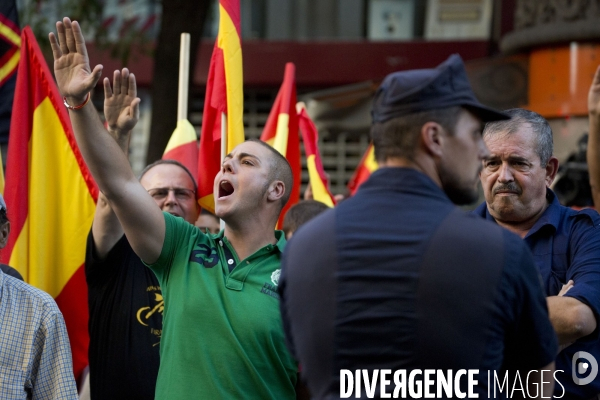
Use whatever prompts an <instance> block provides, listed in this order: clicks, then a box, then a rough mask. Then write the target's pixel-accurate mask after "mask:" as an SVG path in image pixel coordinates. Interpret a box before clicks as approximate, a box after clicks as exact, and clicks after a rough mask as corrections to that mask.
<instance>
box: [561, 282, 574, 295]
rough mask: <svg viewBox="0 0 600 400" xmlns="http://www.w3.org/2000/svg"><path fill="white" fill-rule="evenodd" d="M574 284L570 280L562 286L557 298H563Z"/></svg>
mask: <svg viewBox="0 0 600 400" xmlns="http://www.w3.org/2000/svg"><path fill="white" fill-rule="evenodd" d="M574 284H575V282H573V279H571V280H570V281H569V282H567V283H565V284H564V285H562V288H561V289H560V292H558V294H557V296H564V295H565V294H566V293H567V292H568V291H569V290H570V289H571V288H572V287H573V285H574Z"/></svg>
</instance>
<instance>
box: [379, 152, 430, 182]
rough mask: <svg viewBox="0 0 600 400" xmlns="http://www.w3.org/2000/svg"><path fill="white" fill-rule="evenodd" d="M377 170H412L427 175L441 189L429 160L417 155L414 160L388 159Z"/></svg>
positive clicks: (402, 158)
mask: <svg viewBox="0 0 600 400" xmlns="http://www.w3.org/2000/svg"><path fill="white" fill-rule="evenodd" d="M379 168H412V169H414V170H416V171H419V172H421V173H423V174H425V175H427V176H428V177H429V178H431V179H432V180H433V182H435V184H436V185H438V186H439V187H440V188H441V187H442V183H441V182H440V178H439V175H438V174H437V171H436V170H435V166H434V164H433V163H432V162H431V159H427V158H425V157H421V156H420V155H419V154H417V155H416V156H415V157H414V159H408V158H404V157H393V158H392V157H390V158H388V159H387V160H385V161H383V162H379Z"/></svg>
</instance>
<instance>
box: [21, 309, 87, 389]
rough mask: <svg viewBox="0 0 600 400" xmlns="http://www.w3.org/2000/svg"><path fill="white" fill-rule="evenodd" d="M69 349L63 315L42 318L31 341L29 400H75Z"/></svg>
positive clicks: (58, 313) (48, 315) (51, 313)
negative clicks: (32, 346)
mask: <svg viewBox="0 0 600 400" xmlns="http://www.w3.org/2000/svg"><path fill="white" fill-rule="evenodd" d="M71 360H72V358H71V348H70V344H69V339H68V335H67V330H66V327H65V321H64V319H63V316H62V314H61V313H60V312H58V311H57V310H51V311H50V312H48V313H46V315H44V317H43V319H42V321H41V324H40V327H39V329H38V331H37V334H36V338H35V341H34V355H33V359H32V368H31V374H30V382H31V393H32V399H33V400H42V399H77V387H76V385H75V378H74V377H73V366H72V361H71Z"/></svg>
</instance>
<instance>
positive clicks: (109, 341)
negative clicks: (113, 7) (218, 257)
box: [85, 69, 199, 400]
mask: <svg viewBox="0 0 600 400" xmlns="http://www.w3.org/2000/svg"><path fill="white" fill-rule="evenodd" d="M104 91H105V101H104V115H105V118H106V121H107V124H108V129H109V131H110V133H111V134H112V136H113V137H114V138H115V140H116V141H117V143H118V144H119V146H120V147H121V150H123V152H124V153H125V154H127V147H128V142H129V136H130V133H131V129H132V128H133V127H134V126H135V124H136V122H137V117H136V116H135V114H133V113H131V112H130V111H131V110H130V108H129V106H130V103H131V101H132V100H133V99H135V97H136V85H135V78H134V76H133V75H130V74H129V71H127V69H123V71H122V72H120V71H115V73H114V78H113V88H112V89H111V87H110V83H109V81H108V79H105V81H104ZM140 183H141V185H142V186H143V187H144V189H146V190H147V191H148V193H149V194H150V196H152V198H153V199H154V202H155V203H156V205H157V206H158V207H159V208H160V209H161V210H163V211H165V212H168V213H170V214H172V215H175V216H177V217H181V218H183V219H184V220H185V221H187V222H189V223H190V224H193V223H194V222H195V221H196V218H197V217H198V212H199V207H198V204H197V202H196V183H195V182H194V179H193V177H192V175H191V174H190V172H189V171H188V170H187V169H186V168H185V167H184V166H183V165H181V164H180V163H178V162H176V161H172V160H160V161H157V162H155V163H153V164H151V165H149V166H147V167H146V168H145V169H144V171H142V173H141V175H140ZM85 273H86V280H87V284H88V292H89V295H88V303H89V311H90V322H89V332H90V347H89V362H90V395H91V398H92V399H117V400H118V399H140V400H142V399H144V400H145V399H154V390H155V386H156V377H157V375H158V367H159V349H160V338H161V335H162V327H163V321H162V320H163V310H164V301H163V294H162V291H161V287H160V284H159V282H158V280H157V278H156V276H155V275H154V273H153V272H152V271H151V270H150V269H148V268H147V267H146V266H145V265H144V264H143V263H142V260H141V259H140V258H139V257H138V256H137V255H136V254H135V253H134V251H133V249H132V248H131V245H130V244H129V241H128V240H127V237H126V236H125V234H124V232H123V228H122V227H121V224H120V223H119V221H118V219H117V217H116V216H115V214H114V212H113V211H112V209H111V208H110V206H109V205H108V203H107V201H106V198H105V197H104V195H103V194H101V195H100V196H99V198H98V206H97V208H96V215H95V216H94V223H93V225H92V230H91V232H90V234H89V236H88V242H87V251H86V260H85Z"/></svg>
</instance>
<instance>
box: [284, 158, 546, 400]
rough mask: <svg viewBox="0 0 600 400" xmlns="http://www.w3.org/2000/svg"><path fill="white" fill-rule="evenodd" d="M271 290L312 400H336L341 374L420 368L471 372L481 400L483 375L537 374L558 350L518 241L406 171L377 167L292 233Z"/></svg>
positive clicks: (537, 285)
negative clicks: (534, 371)
mask: <svg viewBox="0 0 600 400" xmlns="http://www.w3.org/2000/svg"><path fill="white" fill-rule="evenodd" d="M279 290H280V294H281V308H282V317H283V323H284V328H285V331H286V337H287V339H288V342H289V346H290V348H291V350H292V352H293V353H294V354H295V355H296V357H297V359H298V361H299V363H300V364H301V365H302V375H303V378H305V380H306V381H307V384H308V387H309V389H310V391H311V393H312V394H313V395H314V396H315V398H325V397H329V396H331V397H337V396H339V390H340V382H339V378H340V372H339V371H340V370H341V369H349V370H351V371H354V370H356V369H367V370H369V371H371V370H374V369H391V370H392V371H395V370H401V369H406V370H408V371H411V370H413V369H425V368H431V369H443V370H445V369H453V370H455V371H456V370H457V369H479V370H480V371H481V374H480V376H479V377H478V383H479V386H478V388H477V391H478V392H479V393H480V397H482V398H485V397H487V371H498V372H499V373H501V371H503V370H517V369H519V370H520V369H536V368H537V369H540V368H541V367H543V366H546V365H547V364H549V363H550V362H552V361H553V359H554V356H555V354H556V350H557V341H556V336H555V334H554V330H553V329H552V326H551V324H550V321H549V319H548V312H547V307H546V300H545V297H544V294H543V289H542V286H541V282H540V278H539V275H538V273H537V271H536V269H535V266H534V264H533V259H532V256H531V253H530V252H529V250H528V249H527V246H526V245H525V244H524V243H523V241H522V240H521V239H520V238H518V237H517V236H516V235H513V234H511V233H510V232H507V231H505V230H503V229H501V228H499V227H498V226H494V224H491V223H489V222H487V221H483V220H477V219H476V218H474V217H473V216H470V215H467V214H465V213H463V212H462V211H461V210H460V209H458V208H457V207H455V206H454V205H453V204H452V203H451V202H450V200H449V199H448V197H447V196H446V195H445V194H444V193H443V191H442V190H441V189H440V188H439V187H438V186H437V185H435V183H434V182H433V181H432V180H431V179H429V178H428V177H427V176H425V175H424V174H421V173H419V172H417V171H416V170H412V169H406V168H383V169H380V170H378V171H376V172H375V173H373V174H372V175H371V177H370V178H369V180H368V181H367V182H365V183H364V184H363V185H362V186H361V188H360V189H359V191H358V192H357V194H356V195H355V196H354V197H353V198H350V199H348V200H346V201H344V202H342V203H341V204H340V205H339V206H337V207H336V208H335V209H333V210H330V211H327V212H325V213H324V214H322V215H320V216H318V217H317V218H315V219H314V220H313V221H310V222H308V223H307V224H306V225H304V226H303V227H301V228H300V229H299V230H298V231H297V232H295V233H294V236H293V237H292V239H291V240H290V242H289V243H288V245H287V247H286V250H285V252H284V255H283V262H282V274H281V278H280V281H279ZM392 388H393V386H392ZM390 392H391V391H390ZM363 393H364V392H363Z"/></svg>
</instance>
